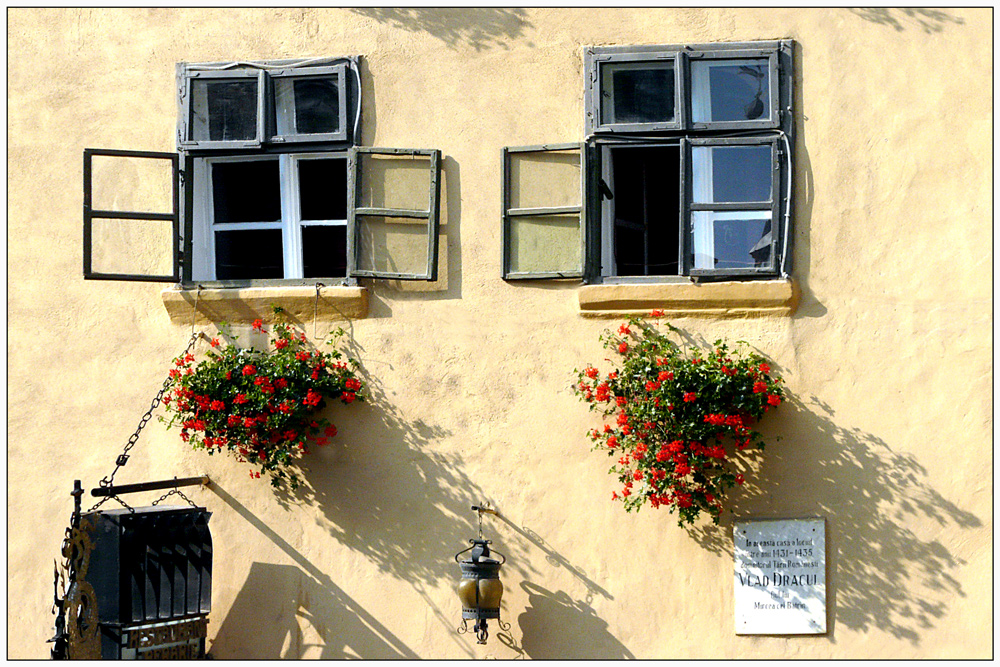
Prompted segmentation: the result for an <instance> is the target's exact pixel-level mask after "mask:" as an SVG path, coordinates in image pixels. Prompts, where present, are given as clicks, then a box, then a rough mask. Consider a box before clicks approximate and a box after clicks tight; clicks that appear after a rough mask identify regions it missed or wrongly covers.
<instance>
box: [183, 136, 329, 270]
mask: <svg viewBox="0 0 1000 667" xmlns="http://www.w3.org/2000/svg"><path fill="white" fill-rule="evenodd" d="M248 183H252V184H253V186H252V187H248V186H247V184H248ZM192 187H193V188H194V197H193V200H194V210H193V212H192V213H193V229H194V233H195V238H194V239H193V240H194V241H195V242H194V243H193V244H192V249H193V258H192V260H193V266H192V279H193V280H241V279H271V280H275V279H303V278H320V277H346V275H347V153H346V152H329V153H278V154H271V155H254V156H249V157H248V156H238V157H237V156H225V157H204V158H196V159H195V160H194V178H193V183H192Z"/></svg>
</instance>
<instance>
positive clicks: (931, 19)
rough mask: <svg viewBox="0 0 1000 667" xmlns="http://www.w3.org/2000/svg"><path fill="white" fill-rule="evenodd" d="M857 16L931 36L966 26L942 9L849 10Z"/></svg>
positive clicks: (958, 18)
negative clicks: (952, 26) (911, 28)
mask: <svg viewBox="0 0 1000 667" xmlns="http://www.w3.org/2000/svg"><path fill="white" fill-rule="evenodd" d="M847 11H849V12H851V13H852V14H854V15H855V16H857V17H859V18H862V19H864V20H865V21H869V22H871V23H876V24H878V25H884V26H887V27H889V28H892V29H893V30H895V31H896V32H902V31H903V30H905V29H906V27H907V26H911V27H918V28H921V29H922V30H923V31H924V32H926V33H928V34H930V33H935V32H941V31H943V30H944V29H945V28H946V27H947V26H948V25H964V24H965V19H963V18H962V17H961V16H955V15H954V14H949V13H948V12H945V11H942V10H940V9H928V8H926V7H867V8H848V10H847Z"/></svg>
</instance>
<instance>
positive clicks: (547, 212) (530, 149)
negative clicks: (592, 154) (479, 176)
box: [501, 142, 590, 280]
mask: <svg viewBox="0 0 1000 667" xmlns="http://www.w3.org/2000/svg"><path fill="white" fill-rule="evenodd" d="M572 150H576V151H579V153H580V204H579V205H577V206H546V207H536V208H511V205H510V202H511V190H512V187H511V166H510V157H511V155H512V154H518V153H547V152H554V153H555V152H566V151H572ZM586 153H587V146H586V144H585V143H584V142H570V143H562V144H542V145H536V146H505V147H504V148H503V153H502V165H503V166H502V169H503V184H502V188H501V190H502V205H501V216H502V221H503V226H502V229H501V243H502V245H503V278H504V280H534V279H550V278H583V277H584V276H585V274H586V271H587V265H588V263H589V262H588V260H587V237H588V234H587V229H588V226H589V225H588V224H587V210H588V208H589V207H588V206H587V196H588V183H589V181H590V179H589V178H588V174H587V166H588V161H587V157H586ZM573 213H575V214H577V215H579V216H580V268H579V270H570V271H518V272H515V271H512V270H511V264H512V263H513V262H512V258H511V250H512V248H511V237H512V230H511V223H512V222H513V218H516V217H534V216H551V215H569V214H573Z"/></svg>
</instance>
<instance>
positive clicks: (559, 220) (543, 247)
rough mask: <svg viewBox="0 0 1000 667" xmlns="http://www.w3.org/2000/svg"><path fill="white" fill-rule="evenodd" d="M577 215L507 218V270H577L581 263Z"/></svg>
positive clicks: (514, 271) (537, 271)
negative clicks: (508, 242) (508, 220)
mask: <svg viewBox="0 0 1000 667" xmlns="http://www.w3.org/2000/svg"><path fill="white" fill-rule="evenodd" d="M581 250H582V249H581V245H580V216H579V215H546V216H541V215H538V216H536V215H532V216H523V217H514V218H511V219H510V271H511V272H513V273H550V272H560V273H579V272H580V271H581V268H582V266H583V258H582V256H581Z"/></svg>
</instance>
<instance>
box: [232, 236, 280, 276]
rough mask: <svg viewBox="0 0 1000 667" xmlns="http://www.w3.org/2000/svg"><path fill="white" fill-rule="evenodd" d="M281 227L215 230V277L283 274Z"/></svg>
mask: <svg viewBox="0 0 1000 667" xmlns="http://www.w3.org/2000/svg"><path fill="white" fill-rule="evenodd" d="M283 252H284V251H283V249H282V239H281V230H280V229H251V230H246V231H226V232H215V278H216V279H217V280H237V279H243V278H284V277H285V271H284V261H283Z"/></svg>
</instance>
